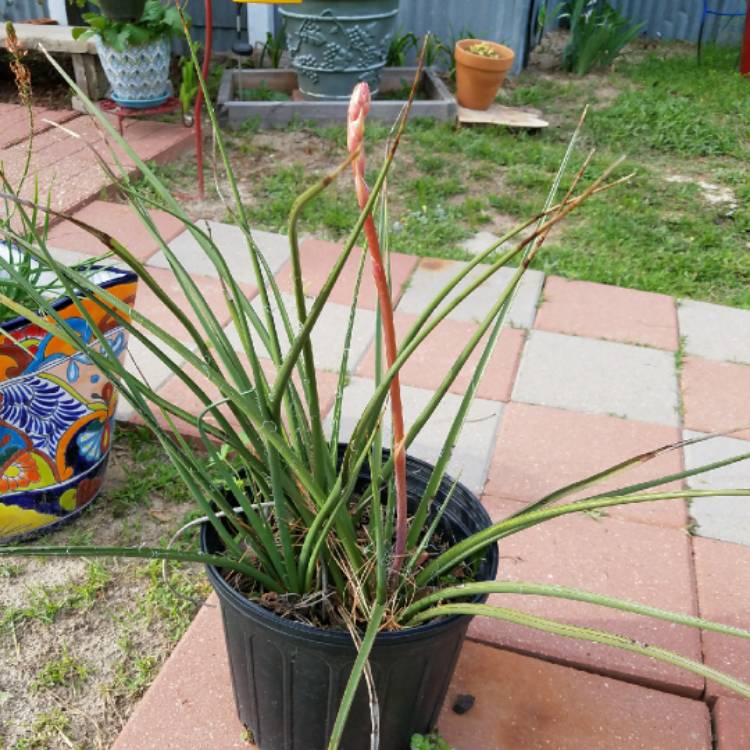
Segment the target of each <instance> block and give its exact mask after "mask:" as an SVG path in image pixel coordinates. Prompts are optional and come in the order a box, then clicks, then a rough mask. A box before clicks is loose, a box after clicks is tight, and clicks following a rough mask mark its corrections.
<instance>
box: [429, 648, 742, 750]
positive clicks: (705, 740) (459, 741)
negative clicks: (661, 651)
mask: <svg viewBox="0 0 750 750" xmlns="http://www.w3.org/2000/svg"><path fill="white" fill-rule="evenodd" d="M462 694H464V695H473V696H475V697H476V700H475V703H474V706H473V707H472V708H471V710H470V711H468V712H467V713H465V714H463V715H458V714H456V713H455V712H454V711H453V710H451V706H452V705H453V704H454V702H455V699H456V696H457V695H462ZM438 727H439V728H440V732H441V734H443V736H444V737H445V738H446V740H447V741H448V743H449V744H450V745H451V746H452V747H455V748H456V750H479V748H481V749H482V750H490V749H491V748H492V749H493V750H642V749H643V748H653V750H657V748H658V750H709V748H710V747H711V727H710V719H709V715H708V709H707V707H706V705H705V704H704V703H701V702H700V701H695V700H688V699H687V698H681V697H678V696H676V695H670V694H669V693H661V692H657V691H656V690H649V689H648V688H644V687H640V686H638V685H631V684H628V683H626V682H620V681H618V680H613V679H609V678H607V677H601V676H599V675H596V674H587V673H586V672H580V671H578V670H575V669H570V668H568V667H562V666H559V665H557V664H548V663H547V662H544V661H540V660H539V659H532V658H529V657H527V656H521V655H519V654H514V653H511V652H509V651H503V650H501V649H496V648H488V647H487V646H482V645H479V644H477V643H471V642H467V643H465V644H464V647H463V650H462V651H461V657H460V658H459V661H458V667H457V668H456V675H455V677H454V678H453V682H452V683H451V686H450V688H449V689H448V695H447V698H446V701H445V704H444V706H443V712H442V713H441V715H440V718H439V720H438ZM729 747H730V746H727V748H729ZM731 747H735V748H737V749H738V750H739V748H740V747H742V746H741V745H734V746H731Z"/></svg>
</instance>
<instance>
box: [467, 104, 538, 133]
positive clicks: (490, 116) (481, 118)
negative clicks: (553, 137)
mask: <svg viewBox="0 0 750 750" xmlns="http://www.w3.org/2000/svg"><path fill="white" fill-rule="evenodd" d="M541 114H542V113H541V112H539V110H531V109H519V108H518V107H503V106H502V105H501V104H493V105H492V106H491V107H490V108H489V109H486V110H478V109H467V108H466V107H459V108H458V121H459V122H460V123H461V124H462V125H504V126H505V127H508V128H526V129H530V130H536V129H538V128H546V127H548V126H549V123H548V122H547V121H546V120H543V119H542V118H541V117H540V115H541Z"/></svg>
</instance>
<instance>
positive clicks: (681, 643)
mask: <svg viewBox="0 0 750 750" xmlns="http://www.w3.org/2000/svg"><path fill="white" fill-rule="evenodd" d="M483 502H484V504H485V507H487V509H488V511H489V512H490V515H491V516H492V518H493V519H494V520H501V519H503V518H506V517H508V516H509V515H511V514H512V513H515V512H516V511H518V510H519V505H518V503H517V502H511V501H508V500H504V499H501V498H495V497H492V496H490V495H485V497H484V498H483ZM498 579H503V580H513V581H528V582H535V583H544V584H552V585H559V586H568V587H571V588H578V589H583V590H584V591H592V592H595V593H598V594H604V595H607V596H613V597H617V598H620V599H626V600H630V601H635V602H640V603H642V604H650V605H652V606H657V607H661V608H663V609H667V610H670V611H672V612H683V613H685V614H691V615H695V614H697V612H698V608H697V601H696V593H695V589H694V584H693V570H692V550H691V546H690V538H689V537H688V536H687V534H685V532H684V531H683V530H682V529H674V528H665V527H662V526H654V525H651V524H643V523H631V522H629V521H620V520H618V519H615V518H606V517H604V518H602V517H599V518H592V517H590V516H588V515H585V514H571V515H567V516H563V517H560V518H556V519H554V520H552V521H549V522H547V523H543V524H540V525H538V526H535V527H533V528H529V529H526V530H524V531H521V532H519V533H517V534H514V535H512V536H509V537H506V538H504V539H503V540H502V541H501V543H500V568H499V570H498ZM490 603H494V604H496V605H500V606H505V607H509V608H513V609H517V610H521V611H523V612H527V613H529V614H534V615H539V616H542V617H547V618H549V619H552V620H557V621H560V622H568V623H572V624H575V625H577V626H581V627H590V628H595V629H597V630H606V631H611V632H614V633H619V634H621V635H624V636H628V637H630V638H633V639H635V640H636V641H637V642H639V643H650V644H654V645H657V646H661V647H662V648H666V649H669V650H670V651H675V652H678V653H680V654H682V655H683V656H686V657H688V658H690V659H693V660H697V661H701V639H700V632H699V631H698V630H696V629H694V628H689V627H687V626H680V625H673V624H672V623H668V622H663V621H658V620H653V619H650V618H648V617H643V616H640V615H635V614H629V613H626V612H621V611H617V610H612V609H608V608H605V607H599V606H595V605H593V604H584V603H581V602H573V601H566V600H563V599H556V598H553V597H529V596H516V595H511V594H503V595H493V596H492V597H490ZM469 634H470V636H471V637H472V638H474V639H475V640H479V641H482V642H485V643H493V644H496V645H498V646H502V647H503V648H509V649H512V650H513V651H519V652H522V653H526V654H532V655H539V656H541V657H542V658H544V659H547V660H550V661H554V662H558V663H562V664H567V665H570V666H574V667H579V668H582V669H585V670H586V671H592V672H596V673H598V674H607V675H611V676H613V677H617V678H621V679H622V678H624V679H627V680H628V681H630V682H637V683H639V684H642V685H646V686H648V687H655V688H657V689H662V690H667V691H669V692H676V693H680V694H682V695H688V696H690V697H696V698H697V697H700V695H701V692H702V690H703V687H704V681H703V679H702V678H701V677H698V676H697V675H694V674H692V673H690V672H686V671H684V670H682V669H679V668H678V667H674V666H671V665H667V664H663V663H661V662H657V661H655V660H653V659H649V658H647V657H644V656H639V655H637V654H632V653H627V652H624V651H621V650H619V649H616V648H613V647H609V646H603V645H599V644H594V643H588V642H585V641H579V640H575V639H573V638H564V637H562V636H553V635H549V634H547V633H542V632H541V631H537V630H532V629H530V628H526V627H522V626H520V625H513V624H510V623H505V622H501V621H499V620H490V619H486V618H480V619H477V620H475V621H474V622H473V623H472V625H471V627H470V630H469Z"/></svg>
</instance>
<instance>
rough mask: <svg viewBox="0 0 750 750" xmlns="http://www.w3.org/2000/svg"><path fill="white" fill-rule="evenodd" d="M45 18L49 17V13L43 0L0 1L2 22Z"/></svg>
mask: <svg viewBox="0 0 750 750" xmlns="http://www.w3.org/2000/svg"><path fill="white" fill-rule="evenodd" d="M46 16H49V11H48V10H47V3H46V2H44V0H42V2H38V1H37V0H0V19H2V20H3V21H24V20H26V19H30V18H44V17H46Z"/></svg>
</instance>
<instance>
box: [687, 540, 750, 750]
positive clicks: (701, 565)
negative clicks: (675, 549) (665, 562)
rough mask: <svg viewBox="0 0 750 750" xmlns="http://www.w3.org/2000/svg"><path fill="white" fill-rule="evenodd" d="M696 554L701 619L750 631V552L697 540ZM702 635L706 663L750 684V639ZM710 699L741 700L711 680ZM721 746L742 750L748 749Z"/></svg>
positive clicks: (738, 547) (708, 690)
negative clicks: (749, 592) (749, 594)
mask: <svg viewBox="0 0 750 750" xmlns="http://www.w3.org/2000/svg"><path fill="white" fill-rule="evenodd" d="M693 553H694V555H695V578H696V584H697V590H698V607H699V611H700V615H701V617H704V618H705V619H707V620H714V621H715V622H721V623H723V624H725V625H734V626H735V627H739V628H744V629H745V630H750V599H749V598H748V595H747V592H748V591H750V549H748V548H747V547H743V546H742V545H739V544H729V543H727V542H717V541H714V540H713V539H701V538H700V537H695V538H693ZM702 635H703V638H702V641H703V661H704V662H705V664H706V665H707V666H709V667H713V668H714V669H718V670H720V671H722V672H725V673H727V674H730V675H731V676H732V677H736V678H738V679H740V680H742V681H743V682H746V683H750V640H747V639H744V638H734V637H732V636H729V635H722V634H721V633H710V632H707V631H705V630H704V631H703V634H702ZM706 696H707V698H709V699H711V698H714V697H716V696H728V697H730V698H732V699H736V698H738V697H739V696H737V694H736V693H734V692H732V691H731V690H729V689H728V688H726V687H723V686H721V685H717V684H716V683H714V682H711V681H708V682H707V684H706ZM740 700H741V698H740ZM742 703H743V705H744V706H745V707H747V706H750V703H748V702H747V701H742ZM745 713H747V711H746V712H745ZM747 726H750V724H748V725H746V727H747ZM720 747H726V748H727V749H728V750H734V749H735V748H737V750H740V748H745V747H747V746H746V745H743V744H738V745H726V746H720Z"/></svg>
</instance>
